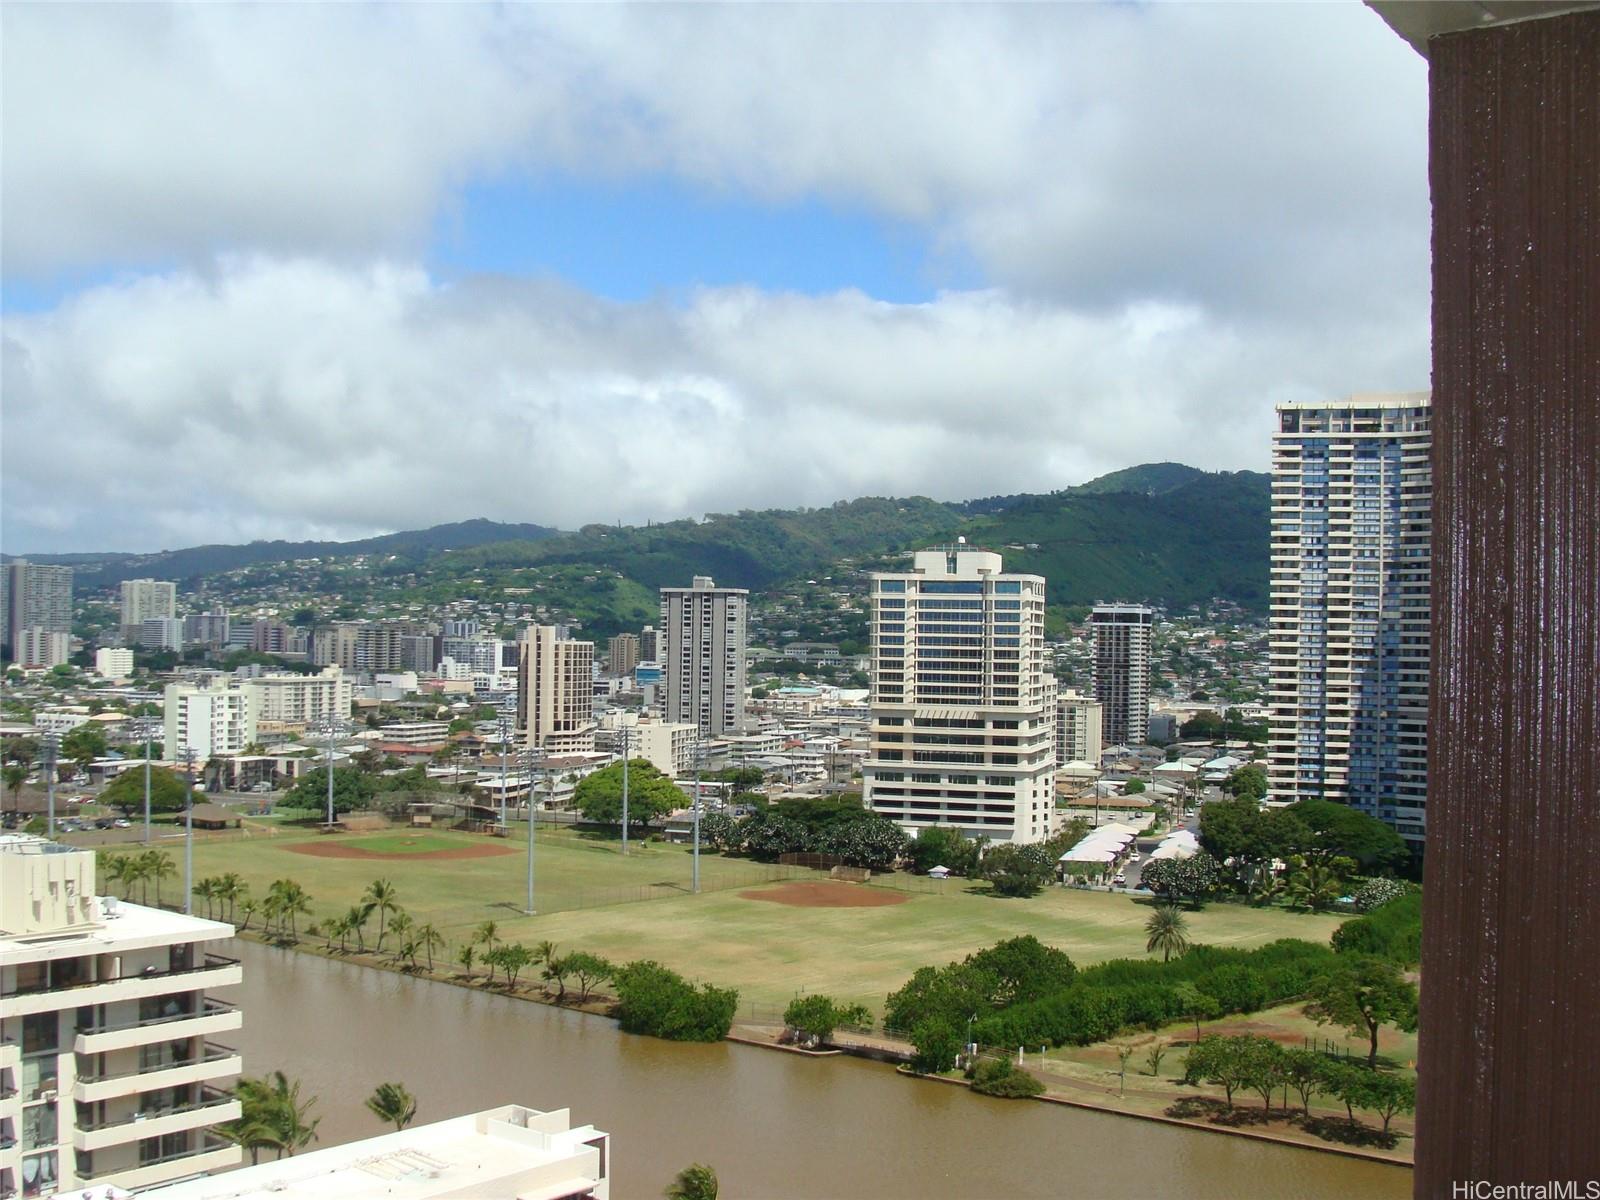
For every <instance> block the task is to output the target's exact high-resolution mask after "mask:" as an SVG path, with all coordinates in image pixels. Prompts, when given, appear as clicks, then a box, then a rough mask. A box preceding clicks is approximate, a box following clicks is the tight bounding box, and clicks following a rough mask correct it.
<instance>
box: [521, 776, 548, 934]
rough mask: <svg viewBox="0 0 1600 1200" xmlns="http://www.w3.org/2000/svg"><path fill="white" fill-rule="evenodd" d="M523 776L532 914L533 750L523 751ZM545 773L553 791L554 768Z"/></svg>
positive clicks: (529, 909) (535, 803)
mask: <svg viewBox="0 0 1600 1200" xmlns="http://www.w3.org/2000/svg"><path fill="white" fill-rule="evenodd" d="M523 762H524V764H525V766H524V769H523V777H524V778H525V779H526V780H527V781H528V907H527V910H526V911H527V913H528V915H529V916H530V917H531V916H533V831H534V818H535V816H536V815H537V813H538V811H539V805H538V797H537V796H535V795H534V792H533V751H532V750H531V749H529V750H525V751H523ZM545 774H546V775H548V776H549V777H550V791H551V794H552V796H553V795H554V793H555V770H554V769H553V768H551V767H549V766H546V767H545Z"/></svg>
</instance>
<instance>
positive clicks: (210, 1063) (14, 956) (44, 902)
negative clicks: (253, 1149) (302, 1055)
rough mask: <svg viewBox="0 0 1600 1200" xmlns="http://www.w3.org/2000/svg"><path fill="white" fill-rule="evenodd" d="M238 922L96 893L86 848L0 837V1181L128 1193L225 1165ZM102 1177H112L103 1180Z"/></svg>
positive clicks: (232, 1106) (74, 1192)
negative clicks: (228, 999)
mask: <svg viewBox="0 0 1600 1200" xmlns="http://www.w3.org/2000/svg"><path fill="white" fill-rule="evenodd" d="M232 936H233V927H232V926H231V925H224V924H222V923H221V922H218V921H204V920H201V919H199V918H197V917H187V916H184V915H183V914H181V913H171V912H166V911H164V910H162V909H157V908H145V907H142V906H141V905H137V904H129V903H127V902H125V901H120V900H116V899H112V898H109V897H102V896H98V895H96V893H95V861H94V852H93V851H92V850H75V849H72V848H70V847H67V846H62V845H58V844H56V843H54V842H47V841H45V840H44V839H42V838H33V837H28V836H27V835H20V834H5V835H3V836H0V985H3V986H0V1127H3V1132H0V1195H4V1196H53V1195H63V1196H78V1195H91V1194H92V1195H94V1196H96V1197H98V1196H102V1195H111V1194H115V1195H118V1196H122V1195H126V1194H127V1191H124V1190H122V1189H128V1190H130V1191H131V1190H137V1189H141V1188H145V1187H149V1186H152V1185H154V1184H159V1183H165V1182H168V1181H170V1180H175V1179H183V1178H186V1177H188V1176H191V1175H196V1174H199V1173H201V1172H205V1171H216V1170H221V1169H223V1168H226V1167H231V1166H234V1165H235V1164H237V1163H238V1161H239V1147H238V1146H237V1145H234V1144H233V1143H231V1142H228V1141H225V1140H224V1139H223V1138H222V1137H220V1136H219V1135H218V1134H216V1133H215V1132H214V1130H215V1127H216V1126H217V1125H218V1124H220V1123H222V1122H224V1121H232V1120H235V1119H237V1118H238V1116H239V1111H240V1106H239V1101H238V1100H236V1099H234V1097H233V1095H232V1092H231V1087H230V1083H231V1080H232V1079H233V1077H235V1076H237V1075H238V1074H239V1071H240V1068H241V1066H242V1063H241V1061H240V1058H239V1053H238V1051H237V1050H234V1049H231V1048H229V1047H228V1046H226V1045H222V1044H219V1041H218V1039H219V1037H221V1036H226V1035H227V1034H229V1033H231V1032H232V1031H235V1030H237V1029H238V1028H239V1027H240V1024H241V1018H240V1014H239V1010H238V1009H237V1008H235V1007H234V1006H233V1005H231V1004H225V1003H223V1002H222V1001H219V1000H216V999H213V998H212V997H211V996H209V995H207V993H208V992H209V991H210V990H211V989H213V988H221V987H229V986H232V985H236V984H238V983H239V982H240V978H241V976H240V970H239V964H238V962H237V960H235V959H231V958H223V957H221V956H219V955H217V954H214V953H211V950H210V947H211V946H213V945H216V944H217V943H220V942H223V941H224V940H225V939H227V938H230V937H232ZM112 1189H116V1190H115V1191H114V1192H113V1191H112Z"/></svg>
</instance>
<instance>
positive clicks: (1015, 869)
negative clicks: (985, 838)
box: [978, 842, 1055, 896]
mask: <svg viewBox="0 0 1600 1200" xmlns="http://www.w3.org/2000/svg"><path fill="white" fill-rule="evenodd" d="M978 876H979V878H982V879H987V880H988V881H989V883H990V885H991V886H992V887H993V888H994V892H995V894H996V895H997V896H1033V895H1036V894H1038V892H1039V890H1040V889H1041V888H1043V887H1045V886H1047V885H1048V884H1049V883H1050V881H1051V880H1052V879H1053V878H1054V876H1055V864H1054V863H1052V862H1051V861H1050V860H1049V858H1047V857H1046V856H1045V854H1044V853H1043V852H1041V851H1040V850H1039V848H1038V847H1037V846H1018V845H1013V844H1012V843H1009V842H1007V843H1002V844H1001V845H998V846H991V847H989V849H988V851H987V852H986V853H985V854H984V856H983V860H982V861H981V862H980V863H979V864H978Z"/></svg>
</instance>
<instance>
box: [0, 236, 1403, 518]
mask: <svg viewBox="0 0 1600 1200" xmlns="http://www.w3.org/2000/svg"><path fill="white" fill-rule="evenodd" d="M1369 332H1370V333H1371V334H1372V335H1373V338H1374V339H1376V338H1377V337H1378V336H1379V334H1380V332H1381V331H1379V330H1377V329H1376V328H1374V329H1372V330H1370V331H1369ZM1374 344H1376V341H1374ZM4 355H5V357H4V381H5V391H6V438H5V445H4V464H3V465H4V476H5V482H6V504H5V513H4V521H5V540H6V543H7V548H8V549H10V548H16V549H28V548H47V547H48V548H58V549H59V548H67V547H71V548H79V549H95V548H98V549H104V548H107V547H113V548H114V547H138V548H145V549H154V548H159V547H169V548H170V547H174V546H177V545H182V544H190V543H193V542H195V541H203V540H236V539H240V538H248V537H259V536H273V537H277V536H300V535H306V536H311V535H327V534H330V533H337V534H341V535H358V534H361V533H364V532H369V531H372V530H377V529H392V528H407V527H416V526H420V525H426V524H431V523H434V522H438V521H444V520H454V519H461V518H465V517H471V516H479V515H487V516H492V517H496V518H500V519H506V520H526V521H537V522H541V523H547V524H559V525H563V526H567V527H571V526H575V525H577V524H580V523H584V522H587V521H592V520H614V519H623V520H628V521H642V520H644V519H645V518H646V517H652V518H662V517H671V516H681V515H698V514H700V513H703V512H705V511H708V510H727V509H731V508H738V507H746V506H748V507H765V506H769V505H780V504H783V505H787V504H824V503H830V502H832V501H833V500H835V499H839V498H841V497H850V496H855V495H861V494H868V493H870V494H911V493H922V494H931V495H934V496H937V497H941V498H947V499H957V498H964V497H967V496H975V495H988V494H992V493H995V492H1012V491H1023V490H1045V489H1049V488H1053V487H1060V486H1064V485H1066V484H1068V483H1073V482H1079V481H1081V480H1082V479H1084V478H1087V477H1089V476H1091V475H1093V474H1096V473H1099V472H1101V471H1104V470H1110V469H1114V468H1117V467H1121V466H1125V465H1128V464H1129V463H1131V462H1134V461H1151V460H1159V459H1180V460H1182V461H1185V462H1189V463H1193V464H1195V465H1199V466H1206V467H1218V468H1220V467H1229V468H1234V467H1243V466H1257V467H1259V466H1261V465H1262V463H1263V459H1264V447H1265V443H1266V434H1267V431H1268V429H1269V428H1270V422H1269V416H1270V405H1271V403H1272V402H1273V401H1274V400H1275V399H1281V398H1285V397H1303V396H1315V395H1325V394H1328V393H1330V392H1335V391H1338V390H1339V389H1340V388H1341V387H1342V386H1344V380H1345V378H1346V376H1347V374H1348V372H1349V371H1350V361H1351V355H1350V353H1349V352H1348V351H1347V349H1346V348H1344V347H1332V346H1326V345H1323V344H1322V343H1321V341H1320V339H1319V338H1318V337H1316V336H1312V337H1301V336H1297V335H1296V334H1294V333H1293V332H1292V331H1285V330H1282V329H1277V330H1274V329H1270V328H1266V327H1251V326H1246V325H1242V324H1239V323H1236V322H1224V321H1219V320H1218V319H1216V318H1214V317H1211V316H1208V315H1207V314H1206V313H1205V312H1204V311H1203V310H1201V309H1199V308H1197V307H1193V306H1188V307H1184V306H1173V305H1159V304H1138V305H1132V306H1129V307H1127V308H1124V309H1120V310H1115V311H1109V312H1104V313H1097V314H1090V315H1086V314H1083V313H1080V312H1075V311H1073V310H1071V309H1069V308H1067V307H1064V306H1061V305H1057V304H1052V303H1048V302H1044V301H1039V300H1026V301H1023V300H1017V299H1014V298H1011V297H1008V296H1007V295H1006V294H1004V293H1001V292H996V291H991V292H968V293H951V294H946V295H943V296H940V297H939V298H938V299H937V300H936V301H935V302H932V303H928V304H922V305H891V304H885V303H882V302H879V301H875V300H873V299H871V298H869V297H866V296H863V295H861V294H859V293H855V292H843V293H839V294H836V295H831V296H822V297H808V296H799V295H774V294H768V293H762V292H758V291H755V290H753V289H731V290H722V291H713V292H705V293H702V294H699V295H696V296H694V297H692V298H691V299H690V301H689V302H688V303H687V304H686V305H684V306H681V307H677V306H672V305H667V304H640V305H620V304H612V303H608V302H603V301H598V300H596V299H594V298H593V297H590V296H587V295H584V294H582V293H579V292H576V291H573V290H570V289H567V288H564V287H562V286H560V285H557V284H552V283H516V282H511V281H505V280H490V279H482V280H473V281H469V282H467V283H461V284H455V285H448V286H446V285H440V284H438V283H437V282H435V281H433V280H432V279H430V278H429V276H428V275H427V274H426V273H425V272H424V271H423V270H421V269H420V268H417V267H408V266H403V265H395V264H384V265H379V266H375V267H359V268H358V267H344V266H338V265H333V264H329V263H326V262H322V261H318V260H313V259H304V258H302V259H275V258H265V257H250V258H237V259H229V260H224V261H222V262H221V263H219V264H218V265H217V266H216V268H215V269H214V270H213V271H212V272H210V273H209V274H206V275H200V274H197V273H192V272H174V273H172V274H168V275H164V276H152V277H147V278H143V279H140V280H138V281H136V282H132V283H127V284H121V285H107V286H104V287H100V288H96V289H93V290H90V291H88V292H86V293H84V294H82V295H80V296H78V297H77V298H75V299H74V300H72V301H71V302H69V303H67V304H65V305H63V306H62V307H61V308H59V309H58V310H56V311H55V312H52V313H48V314H41V315H33V316H23V317H15V318H12V319H10V320H9V321H8V322H7V330H6V337H5V347H4ZM1364 361H1365V362H1366V363H1367V364H1368V366H1369V369H1370V370H1371V371H1373V372H1375V373H1376V374H1378V375H1381V374H1382V370H1383V367H1382V364H1381V361H1380V360H1379V359H1377V358H1368V359H1365V360H1364ZM1367 378H1369V379H1371V381H1372V382H1373V383H1375V384H1376V385H1379V386H1382V385H1391V386H1398V385H1401V384H1405V383H1408V382H1410V379H1409V378H1406V377H1393V378H1384V377H1380V378H1372V377H1371V376H1370V375H1369V376H1367Z"/></svg>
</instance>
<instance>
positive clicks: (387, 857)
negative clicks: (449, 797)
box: [285, 842, 516, 862]
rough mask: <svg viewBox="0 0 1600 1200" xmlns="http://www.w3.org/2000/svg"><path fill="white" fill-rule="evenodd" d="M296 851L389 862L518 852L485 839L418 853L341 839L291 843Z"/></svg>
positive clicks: (298, 852) (320, 855)
mask: <svg viewBox="0 0 1600 1200" xmlns="http://www.w3.org/2000/svg"><path fill="white" fill-rule="evenodd" d="M285 849H288V850H292V851H293V852H294V853H296V854H309V855H310V856H311V857H312V858H366V859H372V860H374V861H388V862H400V861H405V862H444V861H446V860H447V859H459V858H494V857H496V856H497V855H501V854H515V853H516V850H515V848H514V847H511V846H497V845H495V844H494V843H492V842H485V843H484V844H483V845H481V846H453V847H451V848H450V849H448V850H418V851H416V852H414V853H410V854H407V853H400V854H380V853H378V852H377V851H376V850H366V849H363V848H362V847H360V846H344V845H340V844H339V843H338V842H302V843H301V844H300V845H298V846H287V847H285Z"/></svg>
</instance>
